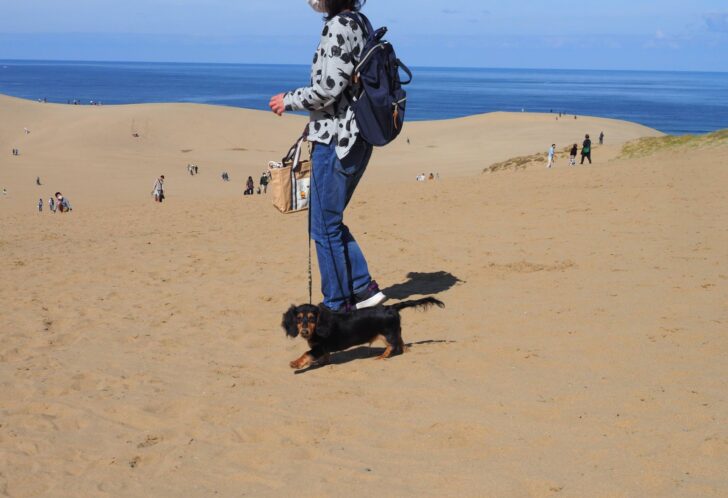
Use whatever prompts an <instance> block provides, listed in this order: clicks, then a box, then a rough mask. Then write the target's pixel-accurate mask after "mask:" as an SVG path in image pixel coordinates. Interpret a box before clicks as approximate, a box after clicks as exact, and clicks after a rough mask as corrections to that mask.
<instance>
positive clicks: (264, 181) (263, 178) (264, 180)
mask: <svg viewBox="0 0 728 498" xmlns="http://www.w3.org/2000/svg"><path fill="white" fill-rule="evenodd" d="M260 189H261V190H262V191H263V193H264V194H267V193H268V172H267V171H266V172H264V173H263V174H262V175H260Z"/></svg>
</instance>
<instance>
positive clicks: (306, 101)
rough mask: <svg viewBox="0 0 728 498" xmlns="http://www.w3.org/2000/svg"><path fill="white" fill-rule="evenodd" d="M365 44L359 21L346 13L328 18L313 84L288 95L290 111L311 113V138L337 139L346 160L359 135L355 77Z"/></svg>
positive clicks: (321, 140)
mask: <svg viewBox="0 0 728 498" xmlns="http://www.w3.org/2000/svg"><path fill="white" fill-rule="evenodd" d="M364 43H365V40H364V34H363V33H362V30H361V28H360V27H359V25H358V24H357V23H356V22H354V21H352V20H351V19H349V18H346V17H343V16H336V17H334V18H333V19H331V20H330V21H328V22H327V23H326V25H325V26H324V30H323V33H321V42H320V43H319V46H318V49H317V50H316V54H315V55H314V57H313V65H312V66H311V86H308V87H304V88H299V89H298V90H294V91H292V92H289V93H287V94H286V95H285V98H284V103H285V105H286V110H287V111H302V110H306V111H309V112H310V114H311V122H310V123H309V125H308V140H309V141H310V142H317V143H322V144H326V145H328V144H331V143H332V141H333V142H334V143H335V144H336V155H337V156H338V157H339V158H342V159H343V158H344V157H346V156H347V154H348V153H349V151H350V150H351V148H352V147H353V145H354V143H355V142H356V139H357V137H358V136H359V128H358V127H357V125H356V121H355V120H354V110H353V109H352V107H351V104H352V103H353V102H354V101H355V97H354V95H355V94H356V89H355V88H354V87H353V83H352V76H353V74H354V67H355V66H356V64H357V61H358V60H359V58H360V56H361V53H362V51H363V50H364Z"/></svg>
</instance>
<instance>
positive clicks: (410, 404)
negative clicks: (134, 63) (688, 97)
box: [0, 97, 728, 497]
mask: <svg viewBox="0 0 728 498" xmlns="http://www.w3.org/2000/svg"><path fill="white" fill-rule="evenodd" d="M572 121H574V120H561V121H558V122H557V121H556V120H555V119H554V117H553V116H544V115H520V114H518V115H509V114H494V115H486V116H477V117H473V118H468V119H463V120H454V121H447V122H438V123H411V124H409V125H408V127H407V129H406V132H405V133H406V136H407V137H409V138H410V144H409V145H408V144H407V143H406V140H404V139H403V140H401V141H399V142H398V143H397V144H396V145H393V146H392V147H391V148H389V149H387V150H383V151H381V152H378V153H377V155H376V157H375V162H374V163H373V164H372V166H371V168H370V171H368V172H367V175H366V176H365V179H364V181H363V183H362V185H361V187H360V190H359V191H358V192H357V194H356V196H355V198H354V199H353V201H352V205H351V207H350V210H349V212H348V220H347V221H348V223H349V225H350V227H351V228H352V231H353V232H354V233H355V234H358V235H359V238H360V241H361V243H362V245H363V247H364V250H365V251H366V254H367V256H368V258H369V260H370V261H369V262H370V266H371V267H372V269H373V270H374V272H375V276H376V278H377V279H378V280H379V282H380V284H382V286H383V287H385V288H387V292H388V293H389V294H390V295H392V297H394V298H396V299H405V298H408V297H411V296H420V295H437V296H438V297H439V298H441V299H442V300H444V301H445V302H446V304H447V308H446V309H445V310H432V311H429V312H427V313H420V312H410V311H406V312H404V333H403V334H404V339H405V341H406V342H407V343H408V344H410V350H409V352H408V353H407V354H405V355H403V356H400V357H397V358H395V359H392V360H390V361H386V362H377V361H374V360H371V359H370V357H371V356H372V355H373V354H376V353H377V352H379V351H380V349H379V348H378V345H376V344H375V345H374V348H373V349H370V348H367V347H364V348H357V349H355V350H353V351H350V352H347V353H344V354H340V355H337V356H336V357H335V358H334V362H333V364H332V365H330V366H327V367H324V368H321V369H318V370H313V371H310V372H307V373H305V374H301V375H294V374H293V373H292V372H291V371H290V369H289V368H288V361H289V360H291V359H293V358H295V357H296V356H298V355H299V354H300V353H301V352H302V351H303V350H304V346H305V345H304V344H303V343H302V342H299V341H288V340H287V339H285V338H284V334H283V332H282V330H280V328H279V325H278V324H279V322H280V315H281V313H282V312H283V311H284V309H285V307H286V306H287V305H288V304H290V303H291V302H300V301H304V300H305V299H306V279H307V277H306V261H307V258H306V225H305V216H299V215H294V216H283V215H280V214H278V213H276V212H275V211H274V210H273V208H272V207H271V206H270V204H269V199H266V198H264V197H262V196H260V197H259V196H256V197H253V198H247V199H243V198H242V196H241V192H242V189H241V185H242V182H243V179H244V178H245V177H247V175H254V177H255V178H256V180H257V175H258V174H259V173H260V171H261V170H262V169H263V166H264V164H265V163H266V162H267V161H268V160H269V159H272V158H276V157H278V156H279V155H281V151H283V149H285V147H286V146H287V145H288V144H289V142H291V141H292V140H291V137H295V135H296V134H297V133H298V132H299V131H300V129H301V128H302V125H303V123H304V122H305V121H304V120H303V119H302V118H299V117H289V118H284V119H279V118H276V117H275V116H269V115H267V114H264V113H259V112H254V111H244V110H239V109H227V108H216V107H205V106H197V105H151V106H124V107H94V108H91V107H66V106H56V105H48V104H36V103H31V102H24V101H19V100H16V99H10V98H5V97H0V148H1V149H2V151H3V153H2V154H1V155H0V187H6V188H7V189H8V195H7V196H4V197H2V198H0V255H1V257H2V263H3V264H2V266H0V280H1V281H2V282H3V284H2V285H0V311H1V312H0V315H1V316H2V318H3V320H2V323H3V325H2V332H1V334H2V341H1V342H0V495H1V496H12V497H29V496H58V497H66V496H114V497H117V496H156V497H164V496H170V497H172V496H175V497H176V496H293V495H296V496H341V495H345V494H346V495H350V496H370V495H381V496H433V497H435V496H437V497H442V496H725V494H726V493H727V492H728V477H726V473H725V468H726V466H727V465H728V430H727V429H726V427H728V424H727V423H726V422H728V401H727V400H726V396H725V393H726V392H728V362H726V357H727V356H726V354H727V353H728V338H727V337H726V334H725V331H726V324H728V230H726V227H727V226H728V207H727V206H726V203H725V199H726V195H727V194H728V192H727V190H728V170H726V168H725V164H726V160H728V146H726V144H725V142H723V141H719V142H716V143H711V144H709V145H705V144H701V145H700V146H699V147H693V146H690V145H689V144H688V145H681V146H679V147H674V148H670V149H669V150H661V149H660V148H659V147H657V148H656V149H650V151H649V154H647V155H640V154H634V155H632V157H631V158H619V157H618V156H619V153H620V151H621V144H623V143H625V142H626V141H628V140H632V139H634V138H638V137H642V136H660V134H659V133H657V132H655V131H654V130H649V129H646V128H644V127H641V126H638V125H634V124H629V123H623V122H616V121H610V120H602V119H597V118H584V117H579V119H578V120H576V121H575V122H572ZM23 127H28V128H29V129H30V130H31V133H30V134H29V135H26V134H25V133H24V132H23ZM602 129H603V130H604V131H605V133H606V135H607V143H608V145H607V146H605V147H604V148H599V149H597V150H596V151H595V164H594V165H593V166H592V167H583V168H575V169H571V168H568V167H566V165H565V161H563V160H562V161H561V162H560V163H557V168H556V169H554V170H551V171H546V170H545V169H543V168H535V167H534V168H530V169H527V170H525V171H518V172H511V171H505V172H501V173H494V174H481V171H482V170H483V168H484V167H486V166H488V165H489V164H491V163H493V162H496V161H500V160H504V159H507V158H508V157H511V156H515V155H527V154H532V153H535V152H540V151H543V150H544V149H545V147H547V146H548V145H550V143H552V142H556V143H557V144H559V145H566V144H567V143H569V142H573V141H575V140H578V139H579V138H580V137H581V136H583V134H584V133H587V132H589V133H592V134H598V133H599V131H601V130H602ZM133 133H138V134H139V138H134V137H133V136H132V134H133ZM13 147H18V148H20V150H21V156H20V157H13V156H11V155H10V149H12V148H13ZM6 150H7V152H5V151H6ZM188 162H195V163H197V164H199V165H200V167H201V174H200V175H199V176H198V177H194V178H191V177H189V176H187V175H186V172H185V166H186V164H187V163H188ZM222 170H228V171H230V173H231V176H232V179H233V182H231V183H230V184H223V183H222V182H221V181H220V179H219V173H220V171H222ZM422 171H426V172H429V171H438V172H439V173H440V174H441V177H442V180H441V181H439V182H428V183H425V184H418V183H415V182H414V181H413V177H414V175H416V174H417V173H421V172H422ZM160 173H164V174H166V175H167V178H168V189H169V197H168V202H166V203H165V204H163V205H161V206H160V205H154V204H153V203H152V202H151V200H150V198H149V191H150V190H151V186H152V182H153V180H154V178H155V177H156V175H158V174H160ZM36 176H40V177H41V179H42V180H43V183H44V185H43V186H42V187H37V186H35V185H34V180H35V177H36ZM56 190H61V191H63V192H64V193H65V194H67V195H68V196H69V197H70V198H71V200H72V201H73V204H74V212H73V213H71V214H70V215H64V216H62V215H58V214H57V215H50V214H48V213H45V212H44V213H43V214H38V213H37V212H35V210H34V200H35V201H37V198H38V197H40V196H43V197H44V198H47V197H48V195H49V193H51V192H54V191H56ZM314 271H315V272H316V270H314ZM317 285H318V284H317V283H315V287H317Z"/></svg>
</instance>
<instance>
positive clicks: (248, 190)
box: [243, 176, 255, 195]
mask: <svg viewBox="0 0 728 498" xmlns="http://www.w3.org/2000/svg"><path fill="white" fill-rule="evenodd" d="M254 193H255V182H254V181H253V177H252V176H249V177H248V181H247V182H245V192H243V195H253V194H254Z"/></svg>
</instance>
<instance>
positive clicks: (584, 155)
mask: <svg viewBox="0 0 728 498" xmlns="http://www.w3.org/2000/svg"><path fill="white" fill-rule="evenodd" d="M591 147H592V143H591V139H590V138H589V135H586V137H585V138H584V143H583V144H582V147H581V164H584V159H589V164H591V163H592V160H591Z"/></svg>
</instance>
